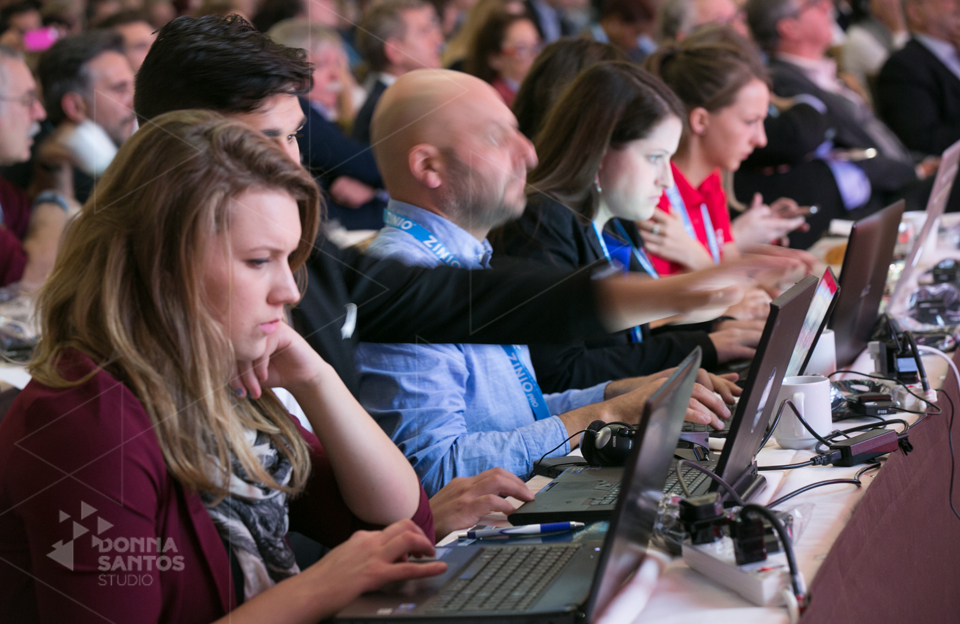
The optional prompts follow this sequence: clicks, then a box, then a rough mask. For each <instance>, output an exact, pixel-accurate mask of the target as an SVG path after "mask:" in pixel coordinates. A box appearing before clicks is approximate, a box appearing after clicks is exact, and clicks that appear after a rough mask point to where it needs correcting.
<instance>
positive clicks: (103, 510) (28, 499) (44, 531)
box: [0, 352, 433, 624]
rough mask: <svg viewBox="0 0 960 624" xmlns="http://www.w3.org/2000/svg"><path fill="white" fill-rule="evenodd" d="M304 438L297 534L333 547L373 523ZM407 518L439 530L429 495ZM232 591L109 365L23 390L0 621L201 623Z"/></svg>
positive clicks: (4, 510)
mask: <svg viewBox="0 0 960 624" xmlns="http://www.w3.org/2000/svg"><path fill="white" fill-rule="evenodd" d="M62 370H63V371H64V372H63V374H64V376H65V377H66V378H68V379H79V378H80V377H81V376H82V375H84V374H86V373H89V372H90V371H92V370H94V365H93V362H92V361H91V360H90V359H89V358H87V357H86V356H84V355H81V354H79V353H78V352H74V353H72V354H69V355H68V357H66V358H65V360H64V368H63V369H62ZM298 427H299V425H298ZM300 433H301V435H302V436H303V437H304V439H305V440H306V441H307V442H308V444H309V445H310V448H311V462H312V472H311V476H310V479H309V483H308V485H307V489H306V491H305V492H304V493H303V494H302V495H301V496H300V497H298V498H297V499H296V500H294V501H291V504H290V530H291V531H298V532H300V533H303V534H304V535H306V536H308V537H310V538H312V539H314V540H316V541H318V542H320V543H321V544H323V545H325V546H328V547H333V546H336V545H337V544H339V543H341V542H343V541H344V540H346V539H347V538H348V537H349V536H350V535H351V534H352V533H353V532H354V531H355V530H357V529H361V528H373V527H370V526H369V525H366V524H365V523H363V522H362V521H360V520H359V519H358V518H357V517H356V516H354V515H353V513H351V511H350V510H349V509H348V508H347V506H346V504H345V503H344V501H343V499H342V497H341V496H340V492H339V489H338V488H337V484H336V481H335V478H334V474H333V469H332V467H331V465H330V462H329V460H328V459H327V456H326V454H325V453H324V450H323V448H322V447H321V446H320V442H319V441H318V440H317V438H316V437H315V436H314V435H313V434H311V433H309V432H307V431H305V430H303V429H302V428H301V429H300ZM413 520H414V522H416V523H417V524H418V525H419V526H420V527H421V528H422V529H423V530H424V532H425V533H426V534H427V536H428V537H429V538H431V539H432V538H433V516H432V515H431V512H430V505H429V501H428V499H427V496H426V494H425V493H424V492H423V491H422V490H421V492H420V507H419V508H418V509H417V513H416V515H415V516H414V518H413ZM158 538H159V541H158ZM233 587H234V586H233V582H232V579H231V574H230V565H229V560H228V558H227V552H226V549H225V548H224V546H223V543H222V542H221V540H220V536H219V534H218V533H217V530H216V528H215V527H214V525H213V522H212V521H211V520H210V516H209V515H208V513H207V510H206V508H205V507H204V505H203V502H202V501H201V499H200V496H199V495H198V494H196V493H193V492H189V491H186V490H185V489H184V488H183V487H181V485H180V484H179V482H178V481H177V480H176V479H174V478H173V476H172V475H171V474H170V473H169V472H167V468H166V465H165V463H164V460H163V456H162V454H161V452H160V446H159V443H158V442H157V437H156V435H154V433H153V431H152V427H151V423H150V419H149V417H148V416H147V413H146V411H145V410H144V409H143V407H142V405H141V404H140V403H139V401H138V400H137V399H136V397H134V395H133V393H132V392H131V391H130V390H129V389H128V388H127V387H126V386H124V385H123V384H122V383H120V382H119V381H117V380H116V379H114V378H113V377H112V376H110V375H109V374H107V373H106V372H104V371H100V372H98V373H96V374H95V375H94V376H93V377H91V378H90V379H89V380H88V381H87V382H85V383H83V384H81V385H79V386H77V387H74V388H66V389H55V388H50V387H47V386H44V385H42V384H40V383H38V382H36V381H32V382H30V383H29V384H28V385H27V387H26V388H25V389H24V390H23V391H22V392H21V393H20V395H19V396H18V397H17V399H16V401H15V402H14V404H13V406H12V407H11V409H10V412H9V413H8V414H7V416H6V418H5V419H4V420H3V422H2V424H0V622H18V623H30V622H97V623H98V624H100V623H102V622H105V621H111V622H185V623H193V622H196V623H198V624H199V623H206V622H212V621H213V620H215V619H217V618H219V617H221V616H223V615H224V614H225V613H227V612H229V611H230V610H231V609H233V608H234V606H235V604H236V600H235V596H234V595H233Z"/></svg>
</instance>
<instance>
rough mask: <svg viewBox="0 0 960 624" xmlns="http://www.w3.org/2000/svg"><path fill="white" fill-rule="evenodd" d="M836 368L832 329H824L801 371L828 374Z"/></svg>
mask: <svg viewBox="0 0 960 624" xmlns="http://www.w3.org/2000/svg"><path fill="white" fill-rule="evenodd" d="M836 370H837V341H836V338H835V337H834V335H833V330H832V329H824V330H823V332H822V333H821V334H820V338H819V340H817V344H816V346H815V347H814V348H813V353H812V354H811V355H810V361H809V362H808V363H807V368H806V370H805V371H803V372H804V373H805V374H807V375H829V374H830V373H834V372H836Z"/></svg>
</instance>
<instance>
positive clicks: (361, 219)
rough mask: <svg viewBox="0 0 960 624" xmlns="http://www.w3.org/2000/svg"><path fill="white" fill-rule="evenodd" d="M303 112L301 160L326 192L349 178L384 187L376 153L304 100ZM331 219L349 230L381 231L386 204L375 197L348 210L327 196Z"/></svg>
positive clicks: (300, 137) (300, 141)
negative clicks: (337, 182) (337, 181)
mask: <svg viewBox="0 0 960 624" xmlns="http://www.w3.org/2000/svg"><path fill="white" fill-rule="evenodd" d="M300 110H302V111H303V114H304V115H305V116H306V123H305V124H304V126H303V131H302V132H301V133H300V134H298V135H297V142H298V143H299V144H300V157H301V160H302V161H303V164H304V166H305V167H307V169H308V170H309V171H310V172H311V173H312V174H313V176H314V177H315V178H316V179H317V182H318V183H319V184H320V187H321V188H322V189H323V190H324V191H326V190H327V189H329V188H330V185H331V184H332V183H333V181H334V180H336V179H337V178H338V177H340V176H349V177H351V178H353V179H355V180H359V181H360V182H363V183H364V184H367V185H369V186H372V187H374V188H377V189H382V188H383V179H382V178H381V177H380V170H379V169H378V168H377V162H376V160H374V158H373V150H371V149H370V146H369V145H368V144H366V143H361V142H360V141H357V140H355V139H352V138H350V137H348V136H347V135H346V134H344V132H343V130H341V129H340V126H338V125H337V124H335V123H333V122H332V121H328V120H327V118H326V117H324V116H323V115H321V114H320V113H319V112H318V111H317V110H316V109H315V108H313V106H311V105H310V103H309V102H308V101H307V100H306V99H304V98H300ZM326 200H327V202H326V204H327V205H326V208H327V216H328V217H329V218H330V219H336V220H337V221H339V222H340V225H342V226H343V227H345V228H346V229H348V230H379V229H380V228H382V227H383V209H384V208H385V207H386V205H387V204H386V202H385V201H384V200H382V199H379V198H374V199H372V200H370V201H369V202H367V203H366V204H364V205H363V206H360V207H358V208H348V207H346V206H341V205H340V204H338V203H337V202H335V201H333V199H332V198H330V197H329V196H327V197H326Z"/></svg>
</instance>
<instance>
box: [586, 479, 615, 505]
mask: <svg viewBox="0 0 960 624" xmlns="http://www.w3.org/2000/svg"><path fill="white" fill-rule="evenodd" d="M594 489H596V490H600V489H605V490H607V492H606V494H604V495H603V496H602V497H601V498H594V499H592V500H591V501H590V507H595V506H597V505H615V504H616V503H617V497H618V496H620V482H619V481H617V483H615V484H614V485H612V486H609V487H604V486H602V485H598V486H597V487H596V488H594Z"/></svg>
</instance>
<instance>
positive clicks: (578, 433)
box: [533, 429, 587, 470]
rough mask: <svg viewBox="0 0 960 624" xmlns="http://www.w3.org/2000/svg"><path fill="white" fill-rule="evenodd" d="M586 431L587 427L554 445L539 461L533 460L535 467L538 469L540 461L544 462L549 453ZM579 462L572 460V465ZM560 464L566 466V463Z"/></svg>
mask: <svg viewBox="0 0 960 624" xmlns="http://www.w3.org/2000/svg"><path fill="white" fill-rule="evenodd" d="M586 432H587V430H586V429H583V430H582V431H578V432H576V433H575V434H573V435H572V436H570V437H569V438H567V439H566V440H564V441H563V442H561V443H560V444H558V445H556V446H555V447H553V448H552V449H550V450H549V451H547V452H546V453H544V454H543V455H541V456H540V459H538V460H537V461H535V462H533V469H534V470H536V469H537V466H539V465H540V462H542V461H543V460H544V459H546V458H547V455H549V454H550V453H552V452H554V451H555V450H557V449H558V448H560V447H561V446H563V445H564V444H566V443H567V442H569V441H570V440H572V439H574V438H575V437H577V436H578V435H580V434H581V433H586ZM577 463H578V462H575V461H572V462H570V465H571V466H573V465H576V464H577ZM560 465H561V466H564V465H566V464H560Z"/></svg>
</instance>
